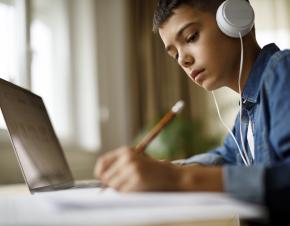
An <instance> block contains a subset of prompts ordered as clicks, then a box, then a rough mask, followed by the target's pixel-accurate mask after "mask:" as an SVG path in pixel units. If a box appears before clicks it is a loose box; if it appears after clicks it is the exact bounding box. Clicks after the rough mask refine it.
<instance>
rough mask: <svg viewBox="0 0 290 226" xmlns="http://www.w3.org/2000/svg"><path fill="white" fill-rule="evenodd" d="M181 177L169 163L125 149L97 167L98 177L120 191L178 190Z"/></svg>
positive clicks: (107, 156)
mask: <svg viewBox="0 0 290 226" xmlns="http://www.w3.org/2000/svg"><path fill="white" fill-rule="evenodd" d="M180 173H181V170H180V167H178V166H175V165H173V164H171V163H170V162H167V161H158V160H154V159H152V158H150V157H147V156H145V155H143V154H140V153H139V154H138V153H136V152H135V151H134V149H130V148H126V147H123V148H120V149H117V150H115V151H112V152H110V153H108V154H105V155H103V156H101V157H100V158H99V159H98V161H97V164H96V167H95V175H96V177H97V178H98V179H100V180H101V181H102V183H104V184H105V185H108V186H109V187H112V188H115V189H116V190H118V191H157V190H159V191H160V190H179V187H178V186H179V180H180Z"/></svg>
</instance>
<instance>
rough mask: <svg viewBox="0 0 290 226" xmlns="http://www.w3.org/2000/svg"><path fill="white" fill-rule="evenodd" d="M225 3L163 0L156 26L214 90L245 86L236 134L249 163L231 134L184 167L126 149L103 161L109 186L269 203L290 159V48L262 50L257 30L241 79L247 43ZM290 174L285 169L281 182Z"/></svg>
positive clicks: (193, 74)
mask: <svg viewBox="0 0 290 226" xmlns="http://www.w3.org/2000/svg"><path fill="white" fill-rule="evenodd" d="M241 1H246V0H241ZM223 2H224V0H171V1H170V0H159V4H158V7H157V9H156V11H155V15H154V28H155V30H156V31H158V32H159V35H160V37H161V39H162V41H163V43H164V45H165V48H166V51H167V52H168V54H169V55H170V56H172V57H173V58H174V59H176V61H177V63H178V64H179V65H180V66H181V67H182V68H183V70H184V71H185V72H186V74H187V75H188V76H189V78H190V79H191V80H192V81H193V82H194V83H196V84H197V85H199V86H201V87H203V88H204V89H205V90H207V91H213V90H216V89H218V88H220V87H223V86H226V87H229V88H231V89H232V90H234V91H236V92H238V93H240V92H239V85H240V87H241V92H242V102H241V103H240V104H241V105H242V106H241V107H242V111H241V112H242V116H243V117H242V119H241V120H240V118H239V115H238V116H237V120H236V122H235V125H234V128H233V130H232V132H233V135H234V136H235V138H236V141H237V143H238V146H240V147H241V146H242V144H243V142H241V140H244V146H245V151H246V154H245V155H246V156H247V157H248V159H249V161H248V165H247V166H246V165H245V162H244V161H243V154H241V153H240V152H239V150H238V148H237V145H236V144H235V142H234V140H233V138H232V137H231V136H230V135H228V136H227V137H226V138H225V141H224V145H223V146H222V147H219V148H217V149H215V150H213V151H211V152H208V153H206V154H202V155H197V156H193V157H192V158H190V159H187V160H185V161H184V165H183V166H177V165H174V164H172V163H170V162H166V161H157V160H153V159H151V158H149V157H147V156H144V155H138V154H136V153H134V150H133V149H132V148H127V147H123V148H120V149H119V150H116V151H114V152H110V153H108V154H106V155H104V156H103V157H101V158H100V159H99V160H98V162H97V165H96V169H95V174H96V176H97V177H98V178H99V179H100V180H101V181H102V182H103V183H105V184H107V185H108V186H110V187H113V188H115V189H117V190H119V191H152V190H154V191H156V190H159V191H160V190H163V191H165V190H175V191H217V192H227V193H229V194H231V195H233V196H235V197H237V198H240V199H243V200H247V201H251V202H255V203H264V202H265V189H266V182H265V174H266V172H267V174H269V173H268V172H269V171H268V169H270V167H271V168H273V166H275V165H277V164H280V163H283V162H286V161H287V160H289V154H290V126H289V122H290V111H289V110H290V101H289V100H288V98H289V96H290V95H289V94H290V79H288V78H287V72H288V71H290V68H289V67H290V52H289V51H283V52H282V51H280V50H279V49H278V47H277V46H276V45H275V44H270V45H267V46H265V47H264V48H263V49H261V48H260V47H259V45H258V44H257V41H256V38H255V32H254V30H253V29H252V30H251V31H250V32H249V33H248V34H246V35H245V36H244V37H243V44H244V49H243V50H244V62H243V70H242V74H241V79H240V83H238V80H239V68H240V54H241V46H240V40H239V39H236V38H231V37H229V36H227V35H225V34H224V33H223V32H222V31H221V30H220V29H219V27H218V25H217V21H216V17H215V16H216V11H217V9H218V7H219V5H220V4H221V3H223ZM240 123H241V131H242V136H240ZM242 138H244V139H242ZM244 157H245V156H244ZM246 163H247V162H246ZM273 169H274V168H273ZM273 172H274V174H273V175H274V176H275V175H276V174H275V170H273ZM270 174H271V173H270ZM273 175H272V177H271V178H275V177H274V176H273ZM277 175H278V174H277ZM287 176H288V175H285V174H283V172H281V171H279V178H280V179H281V178H282V180H280V181H283V177H284V178H285V180H286V178H287ZM270 180H271V179H270ZM277 181H279V180H277ZM267 184H269V181H267ZM281 186H283V183H282V185H281ZM273 189H275V188H273ZM270 190H271V189H270Z"/></svg>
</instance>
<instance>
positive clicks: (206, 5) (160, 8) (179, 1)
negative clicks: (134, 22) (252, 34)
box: [153, 0, 248, 33]
mask: <svg viewBox="0 0 290 226" xmlns="http://www.w3.org/2000/svg"><path fill="white" fill-rule="evenodd" d="M224 1H225V0H158V3H157V7H156V9H155V12H154V17H153V31H154V32H155V33H156V32H157V31H158V29H159V28H160V27H161V26H162V24H163V23H164V22H165V21H166V20H167V19H168V18H169V17H170V16H172V15H173V14H174V13H173V10H174V9H176V8H177V7H179V6H180V5H184V4H185V5H190V6H192V7H194V8H197V9H198V10H201V11H206V12H211V13H213V14H215V13H216V10H217V8H218V7H219V5H220V4H221V3H222V2H224ZM246 1H247V2H248V0H246Z"/></svg>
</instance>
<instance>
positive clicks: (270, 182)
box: [265, 160, 290, 225]
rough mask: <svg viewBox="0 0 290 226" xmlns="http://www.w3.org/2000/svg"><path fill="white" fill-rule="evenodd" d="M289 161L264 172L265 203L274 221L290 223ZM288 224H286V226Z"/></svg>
mask: <svg viewBox="0 0 290 226" xmlns="http://www.w3.org/2000/svg"><path fill="white" fill-rule="evenodd" d="M286 175H290V161H289V160H288V161H285V162H283V163H280V164H277V165H275V166H272V167H269V168H267V169H266V171H265V181H266V187H265V188H266V189H265V202H266V206H267V207H268V210H269V214H270V217H271V218H272V219H273V220H274V221H279V222H282V221H283V223H284V225H289V223H290V216H289V213H290V180H288V179H287V177H286ZM287 223H288V224H287Z"/></svg>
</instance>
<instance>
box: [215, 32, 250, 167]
mask: <svg viewBox="0 0 290 226" xmlns="http://www.w3.org/2000/svg"><path fill="white" fill-rule="evenodd" d="M239 36H240V41H241V59H240V70H239V79H238V86H239V95H240V109H239V111H240V138H241V143H242V149H241V148H240V146H239V144H238V142H237V139H236V138H235V136H234V134H233V132H232V131H231V130H230V128H229V127H228V126H227V125H226V123H225V122H224V120H223V119H222V117H221V114H220V110H219V106H218V102H217V100H216V97H215V94H214V91H212V95H213V99H214V103H215V106H216V109H217V113H218V116H219V119H220V121H221V122H222V124H223V126H224V127H225V128H226V129H227V130H228V132H229V133H230V135H231V136H232V138H233V140H234V142H235V144H236V145H237V148H238V150H239V153H240V156H241V158H242V160H243V162H244V164H245V165H246V166H249V165H250V160H249V157H248V155H247V152H246V148H245V144H244V138H243V134H242V91H241V78H242V70H243V63H244V46H243V38H242V35H241V33H240V32H239Z"/></svg>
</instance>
